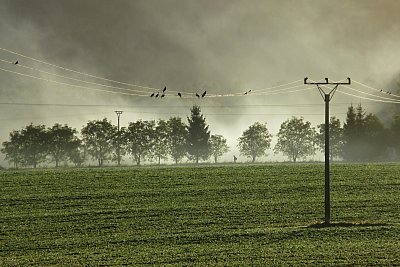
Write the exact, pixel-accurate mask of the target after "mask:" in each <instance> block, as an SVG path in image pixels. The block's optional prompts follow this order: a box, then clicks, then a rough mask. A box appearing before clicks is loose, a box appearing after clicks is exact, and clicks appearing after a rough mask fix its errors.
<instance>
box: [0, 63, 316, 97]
mask: <svg viewBox="0 0 400 267" xmlns="http://www.w3.org/2000/svg"><path fill="white" fill-rule="evenodd" d="M0 70H2V71H5V72H9V73H12V74H16V75H20V76H24V77H29V78H32V79H36V80H42V81H46V82H51V83H56V84H61V85H66V86H71V87H75V88H81V89H88V90H94V91H100V92H106V93H112V94H121V95H129V96H138V97H148V95H147V94H146V95H143V94H134V93H126V92H117V91H110V90H105V89H99V88H93V87H87V86H81V85H75V84H69V83H65V82H59V81H55V80H50V79H46V78H41V77H37V76H33V75H29V74H24V73H20V72H16V71H12V70H7V69H3V68H0ZM296 87H298V86H296ZM289 88H293V87H289ZM283 90H287V89H279V92H275V91H272V92H265V93H262V95H275V94H283V93H294V92H300V91H305V90H309V88H305V89H298V90H291V91H283ZM277 91H278V90H277ZM258 95H261V94H258ZM231 96H232V97H242V96H243V95H235V94H226V95H210V96H208V97H211V98H213V97H231ZM182 98H195V97H187V96H185V97H182Z"/></svg>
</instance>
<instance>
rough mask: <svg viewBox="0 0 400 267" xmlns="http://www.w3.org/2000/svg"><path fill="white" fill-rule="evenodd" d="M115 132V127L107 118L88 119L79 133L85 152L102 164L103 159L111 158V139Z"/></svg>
mask: <svg viewBox="0 0 400 267" xmlns="http://www.w3.org/2000/svg"><path fill="white" fill-rule="evenodd" d="M116 132H117V127H116V126H114V125H112V124H111V122H110V121H108V120H107V118H104V119H103V120H93V121H89V122H88V123H87V124H86V126H85V127H83V128H82V130H81V134H82V137H83V142H84V144H85V147H86V149H87V152H88V154H89V155H90V156H92V158H93V159H95V160H97V162H98V164H99V166H103V164H104V161H105V160H109V159H110V158H111V154H112V152H113V149H114V148H113V145H112V141H113V138H114V137H115V135H116Z"/></svg>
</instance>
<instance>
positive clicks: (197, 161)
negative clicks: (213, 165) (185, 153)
mask: <svg viewBox="0 0 400 267" xmlns="http://www.w3.org/2000/svg"><path fill="white" fill-rule="evenodd" d="M196 164H199V157H197V156H196Z"/></svg>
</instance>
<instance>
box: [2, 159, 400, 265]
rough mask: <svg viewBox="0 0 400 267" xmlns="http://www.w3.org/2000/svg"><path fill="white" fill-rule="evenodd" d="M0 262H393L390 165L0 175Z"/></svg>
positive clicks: (397, 189)
mask: <svg viewBox="0 0 400 267" xmlns="http://www.w3.org/2000/svg"><path fill="white" fill-rule="evenodd" d="M0 183H1V187H0V265H1V266H54V265H62V266H110V265H114V266H121V265H136V266H143V265H151V266H161V265H162V266H188V265H190V266H327V265H331V266H349V265H350V266H364V265H367V266H371V265H376V266H385V265H386V266H396V265H400V165H399V164H337V165H333V166H332V169H331V189H332V196H331V198H332V222H333V225H332V226H330V227H321V225H320V224H319V223H321V222H322V221H323V218H324V172H323V165H321V164H312V165H310V164H276V165H235V166H234V165H227V166H216V167H213V166H199V167H154V168H150V167H142V168H93V169H64V170H63V169H60V170H20V171H0Z"/></svg>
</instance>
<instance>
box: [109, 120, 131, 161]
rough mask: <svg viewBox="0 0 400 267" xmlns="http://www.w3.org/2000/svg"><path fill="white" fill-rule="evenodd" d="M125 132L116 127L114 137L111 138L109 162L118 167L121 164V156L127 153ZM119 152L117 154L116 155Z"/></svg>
mask: <svg viewBox="0 0 400 267" xmlns="http://www.w3.org/2000/svg"><path fill="white" fill-rule="evenodd" d="M126 138H127V130H126V128H125V127H122V128H120V129H119V132H118V127H117V130H116V132H115V135H114V136H113V138H112V141H111V145H112V147H113V152H112V157H111V160H112V161H114V162H117V164H118V166H119V165H120V164H121V161H122V156H125V155H126V153H127V142H128V140H127V139H126ZM118 150H119V153H118Z"/></svg>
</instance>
